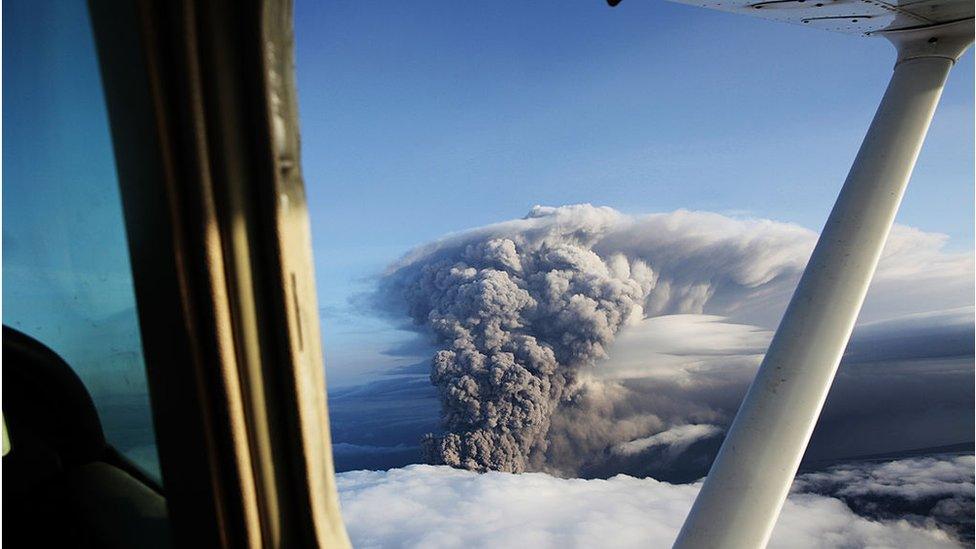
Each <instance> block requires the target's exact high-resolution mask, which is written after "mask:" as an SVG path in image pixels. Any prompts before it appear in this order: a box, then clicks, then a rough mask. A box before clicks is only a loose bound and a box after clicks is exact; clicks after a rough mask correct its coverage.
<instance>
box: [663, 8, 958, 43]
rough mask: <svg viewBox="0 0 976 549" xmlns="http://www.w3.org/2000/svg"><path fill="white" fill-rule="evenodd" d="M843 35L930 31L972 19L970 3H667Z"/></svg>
mask: <svg viewBox="0 0 976 549" xmlns="http://www.w3.org/2000/svg"><path fill="white" fill-rule="evenodd" d="M669 1H671V2H677V3H679V4H689V5H692V6H698V7H701V8H708V9H713V10H719V11H727V12H731V13H738V14H742V15H751V16H754V17H761V18H763V19H771V20H773V21H782V22H786V23H795V24H798V25H804V26H808V27H814V28H818V29H823V30H829V31H835V32H842V33H845V34H862V35H866V34H873V33H876V32H880V31H892V30H898V29H908V28H914V27H929V26H933V25H939V24H942V23H951V22H953V21H959V20H963V19H971V18H972V17H973V0H887V1H882V0H669Z"/></svg>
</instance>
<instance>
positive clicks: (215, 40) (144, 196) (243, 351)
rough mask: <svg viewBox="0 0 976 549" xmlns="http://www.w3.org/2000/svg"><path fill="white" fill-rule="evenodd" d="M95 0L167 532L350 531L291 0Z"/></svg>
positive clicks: (308, 534) (215, 535)
mask: <svg viewBox="0 0 976 549" xmlns="http://www.w3.org/2000/svg"><path fill="white" fill-rule="evenodd" d="M89 8H90V13H91V19H92V24H93V28H94V34H95V38H96V46H97V50H98V54H99V62H100V66H101V73H102V80H103V87H104V89H105V95H106V101H107V104H108V112H109V119H110V126H111V131H112V138H113V144H114V149H115V158H116V166H117V172H118V177H119V185H120V189H121V195H122V202H123V210H124V214H125V222H126V231H127V235H128V242H129V252H130V256H131V263H132V270H133V278H134V283H135V293H136V300H137V308H138V312H139V321H140V327H141V334H142V341H143V349H144V354H145V360H146V369H147V374H148V379H149V386H150V400H151V403H152V408H153V421H154V424H155V428H156V437H157V448H158V452H159V457H160V462H161V468H162V476H163V487H164V491H165V494H166V498H167V504H168V506H169V511H170V520H171V524H172V527H173V530H174V535H175V537H176V540H177V542H178V543H180V544H189V545H193V546H197V545H201V546H223V547H228V546H234V547H237V546H250V547H258V546H271V547H281V546H289V547H290V546H328V547H348V546H349V541H348V537H347V536H346V533H345V530H344V528H343V524H342V520H341V516H340V514H339V506H338V493H337V490H336V487H335V477H334V468H333V464H332V452H331V443H330V437H329V424H328V411H327V406H326V392H325V380H324V371H323V365H322V353H321V336H320V331H319V320H318V314H317V311H318V307H317V300H316V296H315V280H314V276H313V267H312V256H311V244H310V243H311V236H310V231H309V224H308V215H307V209H306V201H305V193H304V185H303V182H302V176H301V170H300V162H299V135H298V127H297V120H298V117H297V107H296V101H295V86H294V75H293V71H292V67H293V58H292V55H293V37H292V6H291V3H290V2H289V1H274V0H265V1H262V0H251V1H243V2H231V1H230V0H213V1H193V0H180V1H172V2H167V1H164V0H90V1H89Z"/></svg>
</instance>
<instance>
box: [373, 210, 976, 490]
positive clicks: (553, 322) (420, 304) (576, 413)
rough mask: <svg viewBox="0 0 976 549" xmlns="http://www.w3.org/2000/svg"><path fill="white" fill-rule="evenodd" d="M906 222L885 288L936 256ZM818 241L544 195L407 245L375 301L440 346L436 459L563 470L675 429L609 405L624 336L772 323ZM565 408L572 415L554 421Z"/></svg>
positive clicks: (435, 373)
mask: <svg viewBox="0 0 976 549" xmlns="http://www.w3.org/2000/svg"><path fill="white" fill-rule="evenodd" d="M901 232H905V231H900V229H897V228H896V230H895V231H894V233H893V236H892V240H893V241H895V243H896V245H895V246H894V247H892V246H889V247H890V248H892V249H894V250H895V253H891V254H888V255H887V257H886V259H883V260H882V271H885V270H886V269H887V271H888V272H890V276H888V277H887V278H886V280H887V283H889V284H895V285H897V284H898V283H900V280H901V278H899V277H900V276H901V274H900V273H910V275H911V276H912V277H914V278H919V277H920V276H923V275H924V274H925V273H919V272H918V267H917V265H918V262H917V261H915V260H916V259H918V258H919V257H921V256H924V255H925V254H924V253H921V252H919V250H922V251H924V252H925V253H928V254H929V255H932V253H931V252H932V248H933V243H932V242H930V241H929V240H931V239H928V240H926V239H924V238H920V237H919V235H918V234H915V233H912V232H908V233H906V234H905V235H901ZM916 232H917V231H916ZM923 236H924V235H923ZM814 241H815V234H814V233H813V232H812V231H809V230H806V229H803V228H801V227H798V226H795V225H790V224H784V223H775V222H772V221H765V220H735V219H730V218H727V217H723V216H721V215H716V214H709V213H701V212H687V211H678V212H674V213H670V214H655V215H648V216H642V217H632V216H627V215H624V214H621V213H619V212H617V211H615V210H612V209H610V208H599V207H593V206H590V205H577V206H564V207H560V208H548V207H536V208H533V210H532V211H531V212H530V213H529V215H528V216H526V217H525V218H524V219H520V220H515V221H510V222H506V223H500V224H497V225H491V226H487V227H483V228H479V229H474V230H471V231H467V232H464V233H460V234H457V235H453V236H450V237H448V238H445V239H443V240H441V241H438V242H435V243H433V244H430V245H427V246H423V247H420V248H418V249H416V250H414V251H412V252H410V253H409V254H408V255H407V256H406V257H404V258H403V259H402V260H401V261H399V262H398V263H396V264H394V265H393V266H391V267H390V269H389V270H388V271H387V273H386V274H385V275H384V277H383V279H382V280H381V284H380V290H379V295H378V297H379V298H380V299H378V301H379V302H381V303H382V304H383V307H384V308H385V309H387V310H388V311H389V312H391V313H393V314H395V315H403V314H404V313H406V314H407V315H408V316H409V317H410V318H411V319H412V320H413V322H414V326H415V328H416V329H418V330H419V331H422V332H424V333H427V334H429V335H430V336H431V337H432V338H433V341H434V343H435V344H436V345H437V347H438V349H439V350H438V351H437V352H436V354H435V355H434V357H433V359H432V361H431V375H430V379H431V381H432V382H433V383H434V385H435V386H436V387H437V389H438V393H439V395H440V400H441V405H442V418H443V423H444V427H445V431H446V433H445V434H444V435H442V436H434V435H429V436H428V437H427V438H426V439H425V440H424V447H425V451H426V453H427V457H428V460H429V461H430V462H431V463H434V464H447V465H452V466H455V467H463V468H467V469H472V470H477V471H485V470H498V471H512V472H520V471H525V470H544V469H546V470H553V467H548V468H547V465H548V464H560V463H568V464H578V463H579V459H576V457H574V456H568V455H566V454H573V453H581V452H583V451H584V450H585V451H586V452H591V451H592V450H594V447H595V449H597V450H599V449H600V447H601V446H602V447H603V448H609V447H611V446H613V445H616V444H619V443H623V442H627V441H631V440H634V439H635V438H640V437H647V436H650V435H653V434H654V433H656V432H659V431H661V430H663V429H667V428H668V427H669V426H668V425H664V424H662V422H661V421H659V420H657V418H655V417H653V416H652V415H648V416H646V417H644V418H642V420H641V421H640V422H636V423H633V424H632V425H630V428H623V427H626V426H623V427H622V426H621V425H613V426H608V424H607V422H606V421H605V420H606V418H605V417H603V415H605V414H602V415H601V410H605V409H607V408H612V403H608V400H607V399H610V398H613V397H612V393H613V391H612V390H610V389H609V388H607V387H600V386H599V385H600V384H599V383H598V382H596V381H594V380H593V379H591V378H590V376H589V375H588V373H589V372H590V371H591V370H592V368H593V367H594V366H597V365H599V364H600V363H601V361H602V360H603V359H605V358H607V356H608V353H609V349H610V347H611V345H612V343H613V341H614V339H615V337H616V336H617V334H618V332H620V331H621V330H622V329H623V328H625V327H626V326H628V325H630V324H633V323H636V322H638V321H640V320H641V319H643V318H648V317H656V316H661V315H669V314H687V313H693V314H702V313H708V314H715V315H724V316H726V317H730V318H734V319H737V320H741V321H744V322H746V323H749V324H758V325H765V326H770V325H772V324H774V323H775V320H776V319H778V317H779V315H780V313H781V311H782V308H783V307H784V306H785V303H786V300H787V298H788V296H789V293H790V292H791V290H792V288H793V286H794V285H795V282H796V279H797V277H798V275H799V273H800V271H801V270H802V268H803V265H804V264H805V262H806V260H807V257H808V256H809V253H810V251H811V250H812V247H813V244H814ZM935 244H936V245H938V244H939V243H938V242H936V243H935ZM920 253H921V255H920ZM939 253H940V252H938V251H936V252H935V254H936V256H937V257H938V258H940V260H941V262H940V269H941V270H940V273H944V274H945V276H947V277H953V276H956V277H958V271H962V272H967V273H971V271H972V267H971V263H972V258H971V257H970V256H965V257H963V256H960V257H951V256H946V255H944V254H943V255H939ZM926 257H928V256H926ZM906 265H911V266H912V267H911V268H905V266H906ZM923 278H924V277H923ZM932 287H940V286H932ZM557 414H564V415H566V416H567V417H572V418H573V419H572V421H566V420H562V421H559V422H554V416H556V415H557ZM686 423H691V422H690V421H686ZM675 425H680V423H679V424H675ZM675 425H671V426H672V427H673V426H675ZM555 431H559V432H558V433H557V432H555ZM554 454H559V455H554ZM573 466H576V465H569V466H568V467H570V468H572V467H573ZM554 467H555V468H557V469H558V468H559V466H558V465H556V466H554Z"/></svg>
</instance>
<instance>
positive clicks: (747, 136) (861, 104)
mask: <svg viewBox="0 0 976 549" xmlns="http://www.w3.org/2000/svg"><path fill="white" fill-rule="evenodd" d="M295 9H296V17H295V21H296V38H297V78H298V87H299V107H300V112H301V125H302V128H301V129H302V140H303V142H302V145H303V166H304V173H305V180H306V185H307V187H308V195H309V198H310V207H311V212H312V213H311V215H312V227H313V238H314V243H315V255H316V269H317V276H318V280H319V299H320V304H321V306H322V307H323V311H324V315H323V316H324V318H323V332H324V338H325V345H326V355H327V361H328V370H329V375H330V382H333V383H337V384H344V383H348V382H353V381H356V380H357V379H358V378H359V375H360V374H362V373H363V372H366V371H369V370H375V369H376V368H378V367H379V368H381V367H386V366H388V365H390V364H393V363H395V362H396V360H391V361H390V363H389V364H386V363H384V364H380V363H378V362H377V361H378V360H379V362H383V359H382V358H381V357H380V358H378V357H377V354H375V353H376V352H378V351H380V350H382V348H383V347H384V346H388V345H389V344H390V342H391V341H392V340H394V339H396V337H397V336H396V334H393V333H391V332H389V331H388V330H387V329H386V325H385V324H384V323H382V322H379V321H376V320H374V319H370V318H368V317H363V316H361V315H358V314H357V313H358V312H360V311H357V310H356V307H354V306H350V305H349V303H348V300H349V298H350V296H354V295H356V294H358V293H361V292H365V291H368V290H369V289H370V288H371V287H372V284H373V282H372V280H373V277H375V275H376V274H377V273H379V272H380V271H381V270H382V269H383V268H384V267H385V266H386V265H387V264H389V263H390V262H391V261H393V260H395V259H396V258H397V257H399V256H400V255H401V254H403V253H404V252H406V251H407V250H408V249H410V248H411V247H413V246H415V245H418V244H421V243H424V242H427V241H430V240H432V239H435V238H437V237H439V236H442V235H444V234H445V233H448V232H451V231H459V230H463V229H466V228H470V227H474V226H478V225H483V224H487V223H492V222H497V221H502V220H507V219H512V218H518V217H521V216H523V215H525V214H526V212H528V210H529V208H531V207H532V206H533V205H535V204H545V205H562V204H571V203H579V202H590V203H593V204H597V205H606V206H611V207H613V208H616V209H618V210H621V211H623V212H626V213H645V212H658V211H670V210H674V209H677V208H688V209H701V210H709V211H716V212H722V213H726V214H731V215H734V216H754V217H763V218H772V219H776V220H781V221H790V222H796V223H799V224H801V225H803V226H806V227H809V228H812V229H815V230H819V228H820V226H821V225H822V223H823V221H824V220H825V219H826V216H827V213H828V211H829V209H830V206H831V205H832V203H833V201H834V199H835V198H836V194H837V191H838V190H839V189H840V186H841V184H842V183H843V181H844V177H845V176H846V174H847V171H848V168H849V167H850V164H851V161H852V160H853V158H854V155H855V153H856V152H857V147H858V145H859V143H860V140H861V138H862V137H863V135H864V132H865V130H866V129H867V126H868V124H869V123H870V121H871V117H872V116H873V114H874V110H875V108H876V106H877V104H878V102H879V100H880V98H881V95H882V94H883V92H884V88H885V85H886V83H887V80H888V78H889V76H890V74H891V66H892V63H893V48H892V47H891V46H890V45H889V44H888V43H887V42H886V41H884V40H881V39H868V38H862V37H854V36H846V35H840V34H834V33H828V32H824V31H818V30H813V29H806V28H802V27H798V26H791V25H783V24H776V23H772V22H768V21H763V20H754V19H752V18H748V17H741V16H734V15H730V14H724V13H718V12H712V11H709V10H702V9H697V8H693V7H688V6H683V5H678V4H671V3H668V2H646V1H640V0H630V1H626V2H624V3H623V4H621V6H620V7H618V8H616V9H610V8H608V7H606V5H605V4H604V3H603V2H601V1H597V0H592V1H586V2H554V1H549V2H542V1H539V2H503V1H498V2H481V3H458V2H385V3H380V2H345V1H343V2H313V1H309V0H297V1H296V5H295ZM973 131H974V130H973V55H972V52H970V53H967V54H966V55H965V57H964V58H963V59H962V61H961V62H960V63H959V64H958V65H957V67H956V68H955V70H954V72H953V74H952V75H951V77H950V80H949V83H948V85H947V87H946V91H945V95H944V97H943V100H942V104H941V106H940V108H939V111H938V112H937V113H936V117H935V120H934V122H933V125H932V129H931V131H930V134H929V138H928V141H927V143H926V146H925V149H924V150H923V151H922V155H921V157H920V159H919V163H918V166H917V168H916V171H915V175H914V178H913V180H912V184H911V185H910V187H909V190H908V193H907V195H906V197H905V201H904V204H903V206H902V209H901V212H900V214H899V217H898V221H899V222H900V223H903V224H908V225H912V226H916V227H920V228H922V229H924V230H927V231H934V232H940V233H945V234H948V235H949V236H950V237H951V239H950V243H949V245H948V246H949V248H950V249H954V250H964V249H968V248H971V247H972V245H973V236H972V220H973V154H972V151H973V146H974V145H973ZM403 360H405V359H403Z"/></svg>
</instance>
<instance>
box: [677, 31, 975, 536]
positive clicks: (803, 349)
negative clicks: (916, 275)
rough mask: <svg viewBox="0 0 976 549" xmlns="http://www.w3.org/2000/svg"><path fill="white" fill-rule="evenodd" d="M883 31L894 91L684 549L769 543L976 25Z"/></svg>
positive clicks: (689, 524)
mask: <svg viewBox="0 0 976 549" xmlns="http://www.w3.org/2000/svg"><path fill="white" fill-rule="evenodd" d="M876 34H879V35H883V36H886V37H888V38H889V39H890V40H891V41H892V42H893V43H894V44H895V46H896V47H897V48H898V61H897V63H896V64H895V69H894V75H893V76H892V78H891V83H890V84H889V85H888V90H887V91H886V92H885V95H884V99H882V101H881V105H880V107H878V112H877V114H875V117H874V121H873V122H872V123H871V127H870V129H869V130H868V133H867V136H866V137H865V138H864V142H863V143H862V145H861V149H860V151H859V152H858V155H857V158H856V159H855V161H854V166H853V167H852V168H851V171H850V174H849V175H848V176H847V181H846V182H845V183H844V187H843V189H842V190H841V193H840V196H839V198H838V199H837V203H836V204H835V205H834V209H833V211H831V213H830V217H829V218H828V219H827V224H826V226H825V227H824V230H823V233H822V234H821V235H820V240H819V241H818V242H817V247H816V249H814V251H813V255H812V256H811V258H810V262H809V263H808V264H807V268H806V270H805V271H804V272H803V277H802V278H801V279H800V283H799V285H798V286H797V289H796V292H795V293H794V295H793V299H792V300H791V301H790V305H789V307H788V308H787V310H786V314H785V315H784V316H783V320H782V321H781V322H780V325H779V329H778V330H777V331H776V335H775V336H774V337H773V340H772V343H771V344H770V346H769V350H768V351H767V353H766V358H765V359H764V360H763V362H762V366H760V368H759V373H758V374H757V375H756V379H755V380H754V381H753V382H752V386H751V387H750V388H749V392H748V393H747V394H746V398H745V400H744V401H743V403H742V406H741V407H740V408H739V412H738V414H737V415H736V417H735V421H734V422H733V423H732V427H731V428H730V430H729V433H728V436H727V437H726V439H725V442H724V443H723V444H722V448H721V450H720V451H719V454H718V457H717V458H716V460H715V463H714V464H713V465H712V468H711V471H710V472H709V474H708V478H707V479H706V480H705V485H704V486H703V487H702V490H701V492H700V493H699V494H698V499H696V500H695V504H694V507H692V509H691V512H690V513H689V515H688V518H687V519H686V520H685V524H684V526H683V527H682V529H681V533H680V534H679V535H678V539H677V541H676V542H675V544H674V547H675V548H679V549H691V548H694V549H699V548H700V549H722V548H743V549H755V548H762V547H764V546H765V545H766V543H767V542H768V540H769V536H770V534H771V533H772V530H773V525H774V524H775V523H776V518H777V516H778V515H779V512H780V508H781V507H782V506H783V502H784V501H785V500H786V496H787V493H788V492H789V489H790V485H791V484H792V482H793V477H794V476H795V475H796V471H797V468H798V467H799V465H800V459H801V458H802V457H803V453H804V451H805V450H806V446H807V442H808V441H809V439H810V435H811V433H812V432H813V428H814V426H815V425H816V423H817V418H818V417H819V415H820V410H821V408H822V407H823V403H824V400H825V399H826V397H827V391H828V390H829V389H830V384H831V382H832V381H833V378H834V373H835V372H836V371H837V365H838V364H839V362H840V359H841V355H842V354H843V352H844V348H845V347H846V346H847V341H848V339H849V338H850V335H851V330H852V329H853V327H854V321H855V320H856V319H857V315H858V313H859V312H860V310H861V304H862V303H863V301H864V296H865V294H866V293H867V289H868V284H869V283H870V282H871V277H872V276H873V275H874V270H875V267H876V266H877V264H878V259H879V258H880V257H881V250H882V247H883V246H884V243H885V240H886V239H887V237H888V232H889V230H890V229H891V224H892V222H893V221H894V218H895V213H896V212H897V211H898V204H899V203H900V202H901V197H902V195H903V194H904V192H905V187H906V185H907V184H908V179H909V177H910V176H911V173H912V168H913V167H914V166H915V159H916V158H917V157H918V153H919V150H920V149H921V147H922V142H923V141H924V139H925V134H926V132H927V131H928V127H929V123H930V122H931V120H932V114H933V112H934V111H935V107H936V105H937V104H938V102H939V97H940V96H941V95H942V88H943V86H944V85H945V81H946V77H947V76H948V74H949V69H950V68H951V67H952V65H953V63H955V61H956V59H958V58H959V56H960V55H962V53H963V52H964V51H965V50H966V48H968V46H969V45H970V44H971V43H972V41H973V20H972V19H971V18H970V19H968V20H965V21H960V22H955V23H949V24H940V25H934V26H928V27H924V28H914V29H907V30H897V31H888V32H885V31H881V32H877V33H876Z"/></svg>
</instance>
